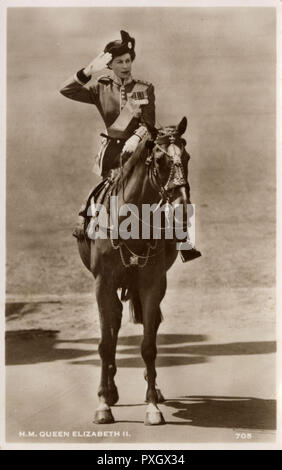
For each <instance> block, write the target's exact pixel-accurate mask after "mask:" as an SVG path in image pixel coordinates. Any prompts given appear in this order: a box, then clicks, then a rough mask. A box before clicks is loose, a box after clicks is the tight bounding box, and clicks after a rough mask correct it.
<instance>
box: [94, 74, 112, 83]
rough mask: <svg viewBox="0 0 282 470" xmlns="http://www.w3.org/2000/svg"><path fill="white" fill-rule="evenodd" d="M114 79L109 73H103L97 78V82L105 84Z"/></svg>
mask: <svg viewBox="0 0 282 470" xmlns="http://www.w3.org/2000/svg"><path fill="white" fill-rule="evenodd" d="M112 81H113V79H112V78H111V77H110V76H109V75H101V77H98V78H97V82H99V83H103V84H105V85H108V84H109V83H111V82H112Z"/></svg>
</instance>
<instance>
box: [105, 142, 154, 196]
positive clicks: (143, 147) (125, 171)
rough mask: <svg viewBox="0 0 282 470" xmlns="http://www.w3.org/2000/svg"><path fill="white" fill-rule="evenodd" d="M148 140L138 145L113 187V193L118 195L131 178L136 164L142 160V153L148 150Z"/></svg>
mask: <svg viewBox="0 0 282 470" xmlns="http://www.w3.org/2000/svg"><path fill="white" fill-rule="evenodd" d="M147 141H148V138H147V139H143V140H142V141H141V142H140V144H139V145H138V147H137V149H136V150H135V152H133V154H132V155H131V156H129V157H128V160H127V161H126V162H125V163H124V165H123V167H122V171H120V172H119V174H118V175H117V176H116V178H115V180H114V182H113V185H112V192H114V193H117V192H118V191H119V190H120V188H121V187H122V186H123V184H124V183H125V182H126V180H127V179H128V178H129V177H130V176H131V174H132V171H133V169H134V168H135V165H136V163H137V162H138V161H139V160H140V158H142V153H143V152H144V150H146V147H147V146H146V144H147Z"/></svg>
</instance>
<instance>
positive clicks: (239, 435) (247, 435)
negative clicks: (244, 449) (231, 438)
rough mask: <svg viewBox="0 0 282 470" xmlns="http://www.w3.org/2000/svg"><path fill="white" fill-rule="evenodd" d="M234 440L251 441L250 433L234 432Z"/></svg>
mask: <svg viewBox="0 0 282 470" xmlns="http://www.w3.org/2000/svg"><path fill="white" fill-rule="evenodd" d="M235 436H236V439H252V437H253V436H252V433H250V432H247V433H246V432H236V433H235Z"/></svg>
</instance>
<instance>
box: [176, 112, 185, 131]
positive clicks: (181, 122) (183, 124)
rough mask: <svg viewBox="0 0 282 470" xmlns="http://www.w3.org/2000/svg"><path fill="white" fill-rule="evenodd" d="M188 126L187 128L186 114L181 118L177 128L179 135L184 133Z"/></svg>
mask: <svg viewBox="0 0 282 470" xmlns="http://www.w3.org/2000/svg"><path fill="white" fill-rule="evenodd" d="M186 128H187V118H186V117H185V116H184V118H182V119H181V121H180V123H179V124H178V126H177V128H176V129H177V132H178V133H179V135H182V134H184V132H185V131H186Z"/></svg>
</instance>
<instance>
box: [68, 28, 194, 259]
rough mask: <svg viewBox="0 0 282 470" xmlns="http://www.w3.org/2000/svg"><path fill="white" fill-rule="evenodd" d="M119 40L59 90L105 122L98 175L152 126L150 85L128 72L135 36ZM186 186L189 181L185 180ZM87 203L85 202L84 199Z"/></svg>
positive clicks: (184, 254) (186, 254) (78, 230)
mask: <svg viewBox="0 0 282 470" xmlns="http://www.w3.org/2000/svg"><path fill="white" fill-rule="evenodd" d="M120 33H121V40H116V41H112V42H110V43H108V44H107V45H106V47H105V49H104V52H102V53H101V54H99V55H98V56H97V57H96V58H95V59H94V60H93V61H91V62H90V64H89V65H88V66H87V67H85V68H83V69H81V70H79V71H78V72H77V73H76V74H75V75H74V76H72V77H70V78H69V79H68V80H67V81H66V82H65V84H64V85H63V87H62V88H61V89H60V93H61V94H62V95H64V96H66V97H67V98H70V99H73V100H76V101H81V102H83V103H89V104H94V105H96V107H97V108H98V110H99V112H100V114H101V116H102V118H103V120H104V123H105V125H106V131H105V134H103V139H102V142H101V148H100V151H99V153H98V155H97V162H96V167H98V172H99V173H100V175H101V176H102V178H105V177H107V176H108V175H109V174H110V172H111V170H112V169H115V168H117V167H118V166H119V162H120V161H119V156H120V154H121V153H122V154H127V155H130V154H132V153H133V152H134V151H135V150H136V149H137V147H138V145H139V143H140V142H141V141H142V140H143V139H146V138H147V136H148V129H152V128H154V125H155V95H154V87H153V85H152V84H151V83H149V82H146V81H144V80H137V79H134V78H133V77H132V75H131V68H132V62H133V61H134V59H135V55H136V54H135V39H134V38H133V37H130V35H129V34H128V33H127V32H126V31H121V32H120ZM105 68H107V69H108V73H105V74H103V75H101V76H100V77H98V78H97V80H95V82H94V84H91V85H90V86H89V87H86V84H87V83H88V82H89V81H90V80H91V76H92V74H95V73H97V72H99V71H101V70H103V69H105ZM187 185H188V188H189V184H188V181H187ZM86 202H87V201H86ZM86 213H87V207H86V203H85V204H84V205H83V206H82V208H81V209H80V217H79V221H78V224H77V226H76V227H75V229H74V231H73V235H74V236H75V237H77V238H78V239H80V238H82V239H83V237H84V229H85V218H84V217H85V216H86ZM198 256H199V252H198V251H197V250H195V249H194V248H192V249H190V250H187V249H186V250H181V258H182V261H183V262H185V261H190V260H192V259H194V258H197V257H198Z"/></svg>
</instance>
